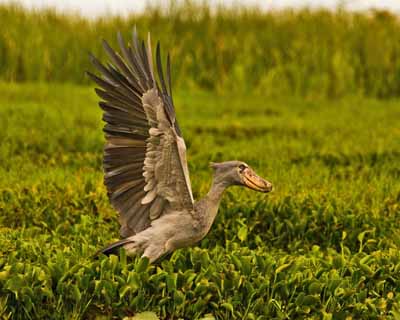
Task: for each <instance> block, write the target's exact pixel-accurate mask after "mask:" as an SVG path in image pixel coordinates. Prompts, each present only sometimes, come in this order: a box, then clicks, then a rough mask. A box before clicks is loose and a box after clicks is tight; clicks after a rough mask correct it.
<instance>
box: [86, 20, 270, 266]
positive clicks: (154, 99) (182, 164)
mask: <svg viewBox="0 0 400 320" xmlns="http://www.w3.org/2000/svg"><path fill="white" fill-rule="evenodd" d="M117 42H118V45H119V48H120V50H119V52H118V51H115V50H114V49H113V48H112V47H111V46H110V45H109V44H108V42H107V41H105V40H103V41H102V45H103V47H104V50H105V52H106V53H107V56H108V62H107V63H106V64H103V63H101V62H100V61H99V59H97V58H96V57H95V56H94V55H92V54H90V60H91V62H92V64H93V66H94V68H95V69H96V70H97V72H91V71H87V75H88V76H89V77H90V78H91V80H93V81H94V82H95V84H97V86H98V87H97V86H96V88H95V91H96V93H97V95H98V97H99V98H100V101H99V106H100V108H101V109H102V110H103V118H102V119H103V121H104V122H105V126H104V128H103V131H104V133H105V141H106V142H105V145H104V154H103V169H104V184H105V186H106V189H107V195H108V197H109V200H110V203H111V205H112V206H113V207H114V208H115V209H116V211H118V213H119V222H120V225H121V227H120V236H121V238H122V240H120V241H117V242H115V243H112V244H111V245H109V246H107V247H106V248H104V249H102V250H100V252H101V253H103V254H105V255H109V254H113V253H117V252H118V251H119V250H120V248H124V249H125V251H126V253H127V255H129V256H138V255H140V256H142V257H146V258H147V259H148V260H149V261H150V263H152V262H155V261H157V260H159V259H161V258H162V257H164V256H166V255H168V254H171V253H172V252H173V251H175V250H177V249H179V248H184V247H188V246H193V245H195V244H196V243H197V242H199V241H200V240H202V239H203V238H204V237H205V236H206V235H207V233H208V232H209V230H210V228H211V226H212V224H213V222H214V219H215V217H216V215H217V212H218V207H219V204H220V201H221V198H222V195H223V193H224V190H226V189H227V188H228V187H230V186H235V185H236V186H245V187H248V188H250V189H252V190H256V191H259V192H264V193H267V192H270V191H271V190H272V184H271V183H270V182H269V181H267V180H265V179H263V178H261V177H260V176H258V175H257V174H256V173H255V171H254V170H253V169H252V168H251V167H250V166H249V165H248V164H246V163H245V162H243V161H237V160H234V161H225V162H219V163H210V167H211V168H212V171H213V178H212V183H211V188H210V190H209V192H208V193H207V194H206V195H205V196H204V197H203V198H202V199H200V200H199V201H195V200H194V199H193V194H192V189H191V183H190V179H189V170H188V164H187V159H186V145H185V141H184V139H183V136H182V131H181V129H180V127H179V125H178V121H177V119H176V114H175V108H174V103H173V99H172V87H171V66H170V65H171V63H170V55H169V53H168V55H167V59H166V70H165V73H164V69H163V66H162V61H161V53H160V52H161V50H160V41H158V42H157V47H156V51H155V61H154V59H153V51H152V46H151V37H150V33H148V37H147V44H146V42H145V41H144V40H140V39H139V37H138V33H137V30H136V27H135V28H134V30H133V32H132V39H131V41H130V42H125V40H124V38H123V36H122V35H121V33H120V32H118V33H117Z"/></svg>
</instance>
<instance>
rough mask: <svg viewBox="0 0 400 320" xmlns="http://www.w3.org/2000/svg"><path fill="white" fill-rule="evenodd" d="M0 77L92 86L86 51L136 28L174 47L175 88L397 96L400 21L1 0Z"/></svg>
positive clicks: (341, 14) (188, 6) (380, 14)
mask: <svg viewBox="0 0 400 320" xmlns="http://www.w3.org/2000/svg"><path fill="white" fill-rule="evenodd" d="M0 21H1V24H0V61H1V64H0V79H1V80H3V81H16V82H26V81H58V82H65V81H68V82H73V83H78V84H82V83H88V79H87V78H86V77H85V76H84V74H83V72H82V71H83V70H86V69H89V68H90V66H89V62H88V57H87V53H88V52H89V51H90V52H93V53H94V54H95V55H97V56H100V57H104V53H103V51H102V48H101V46H100V42H101V41H100V40H101V39H102V38H104V39H107V40H108V41H111V43H115V40H116V36H115V34H116V31H121V32H122V33H123V34H124V35H125V36H126V38H128V37H129V36H130V34H131V30H132V26H134V25H137V26H140V28H139V32H140V33H141V35H142V37H144V36H145V33H147V31H151V33H152V35H153V39H154V40H157V39H160V40H161V41H162V44H163V48H164V50H168V51H170V52H171V54H172V59H173V65H174V68H173V72H174V74H173V78H174V83H175V85H176V86H177V87H179V88H190V89H192V88H201V89H206V90H213V91H216V92H224V91H227V90H235V91H236V92H238V91H239V92H247V91H252V92H259V93H261V94H263V95H269V96H271V95H277V96H278V95H288V94H290V95H298V96H305V97H316V96H321V97H333V98H336V97H341V96H345V95H365V96H370V97H377V98H390V97H397V96H399V94H400V60H399V56H400V22H399V19H398V17H396V16H395V15H393V14H391V13H389V12H386V11H369V12H364V13H360V12H346V11H344V10H341V9H340V8H339V9H337V10H336V11H328V10H307V9H303V10H297V11H293V10H289V9H288V10H283V11H270V12H265V11H260V10H256V9H251V8H248V9H244V8H239V7H237V8H235V7H233V8H229V9H228V8H218V7H217V8H213V9H210V7H209V6H207V5H198V4H194V3H191V2H185V3H184V4H183V5H174V4H173V3H172V4H171V5H170V7H169V9H168V10H163V9H160V8H159V7H149V8H148V9H147V10H146V11H145V12H143V13H139V14H134V15H131V16H129V17H128V18H126V19H123V18H121V17H117V16H116V17H110V18H96V19H85V18H82V17H80V16H79V15H73V14H65V15H64V14H60V13H56V12H55V11H53V10H47V11H36V12H35V11H27V10H25V9H23V8H22V7H20V6H18V5H16V4H14V5H9V4H8V5H5V4H2V5H0Z"/></svg>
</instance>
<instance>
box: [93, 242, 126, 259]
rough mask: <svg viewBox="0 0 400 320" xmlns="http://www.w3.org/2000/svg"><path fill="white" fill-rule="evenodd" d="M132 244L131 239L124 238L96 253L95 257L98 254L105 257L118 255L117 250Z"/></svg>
mask: <svg viewBox="0 0 400 320" xmlns="http://www.w3.org/2000/svg"><path fill="white" fill-rule="evenodd" d="M132 242H134V241H133V240H132V239H129V238H126V239H122V240H119V241H116V242H113V243H111V244H110V245H108V246H107V247H105V248H103V249H101V250H99V251H97V253H96V256H98V255H100V254H105V255H106V256H108V255H110V254H118V251H119V248H121V247H123V246H124V245H125V244H127V243H132Z"/></svg>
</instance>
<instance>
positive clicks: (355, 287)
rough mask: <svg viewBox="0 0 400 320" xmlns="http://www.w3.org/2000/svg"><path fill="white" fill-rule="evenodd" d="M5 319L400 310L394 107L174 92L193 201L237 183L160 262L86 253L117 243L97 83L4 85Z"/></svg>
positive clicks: (0, 123)
mask: <svg viewBox="0 0 400 320" xmlns="http://www.w3.org/2000/svg"><path fill="white" fill-rule="evenodd" d="M0 92H1V95H0V128H1V130H0V164H1V165H0V231H1V232H0V243H1V247H0V317H1V318H4V319H7V318H13V319H29V318H32V319H37V318H46V319H50V318H51V319H109V318H112V317H114V318H122V317H124V316H131V315H134V314H136V313H138V312H142V311H153V312H155V313H156V314H157V315H158V316H159V317H160V318H163V319H164V318H166V319H178V318H185V319H196V318H202V317H205V316H206V315H208V316H209V317H210V318H212V317H215V318H217V319H228V318H236V319H288V318H290V319H294V318H302V319H303V318H310V319H350V318H349V317H352V319H360V318H363V319H384V318H385V319H386V318H388V319H400V289H399V288H400V251H399V248H400V231H399V230H400V219H399V218H400V151H399V150H400V129H399V125H398V119H399V117H400V102H399V101H397V100H388V101H377V100H373V99H365V98H351V97H348V98H346V99H342V100H337V101H327V100H319V99H313V100H311V99H308V100H307V99H300V98H275V99H268V98H266V97H265V96H257V95H248V94H246V95H240V94H237V95H233V96H232V95H231V94H229V95H216V94H212V93H207V92H202V91H190V92H187V91H178V92H176V95H175V101H176V107H177V113H178V119H179V121H180V125H181V127H182V130H183V134H184V137H185V139H186V142H187V146H188V158H189V168H190V173H191V180H192V185H193V189H194V190H193V191H194V195H195V197H196V198H199V197H201V196H202V195H204V194H205V193H206V192H207V190H208V187H209V183H210V178H211V172H210V169H209V168H208V163H209V162H210V161H221V160H231V159H240V160H244V161H246V162H248V163H249V164H250V165H252V166H253V167H254V168H255V169H256V171H257V172H258V173H259V174H260V175H262V176H265V177H266V178H268V179H269V180H270V181H272V182H273V183H274V186H275V190H274V192H273V193H271V194H269V195H267V196H265V195H264V194H259V193H255V192H252V191H250V190H247V189H246V190H244V189H240V188H238V187H234V188H231V189H229V190H228V191H227V192H226V194H225V196H224V198H223V201H222V204H221V208H220V212H219V215H218V217H217V219H216V221H215V223H214V225H213V227H212V230H211V232H210V234H209V235H208V236H207V237H206V238H205V239H204V240H203V241H202V242H201V243H199V245H198V246H197V247H194V248H188V249H182V250H179V251H177V252H175V253H174V254H173V255H172V256H171V257H170V258H169V259H166V260H164V261H162V262H161V263H159V264H157V265H148V264H147V262H146V260H140V259H136V260H135V259H130V258H127V257H126V256H125V255H124V254H123V253H121V256H119V257H117V256H111V257H110V258H106V257H102V258H100V259H98V260H97V259H94V258H93V257H92V255H93V253H94V252H95V251H96V250H98V249H99V248H101V247H102V246H104V245H106V244H108V243H109V242H111V241H113V240H115V239H117V238H118V230H119V228H118V223H117V215H116V213H115V211H114V210H113V209H112V208H111V207H110V205H109V203H108V200H107V197H106V193H105V188H104V186H103V183H102V169H101V156H102V145H103V141H104V140H103V136H102V132H101V127H102V122H101V113H100V110H99V108H98V107H97V106H96V97H95V95H94V93H93V90H92V88H89V87H80V86H73V85H55V84H23V85H20V84H9V83H0Z"/></svg>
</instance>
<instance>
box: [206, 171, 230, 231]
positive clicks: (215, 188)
mask: <svg viewBox="0 0 400 320" xmlns="http://www.w3.org/2000/svg"><path fill="white" fill-rule="evenodd" d="M227 187H229V184H227V183H226V182H224V181H220V180H218V179H215V178H214V179H213V182H212V185H211V188H210V191H209V192H208V193H207V195H206V196H205V197H204V199H203V201H204V204H205V207H204V208H205V209H206V217H207V226H208V228H210V227H211V225H212V223H213V222H214V219H215V217H216V216H217V213H218V207H219V204H220V201H221V198H222V194H223V193H224V191H225V189H226V188H227Z"/></svg>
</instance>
